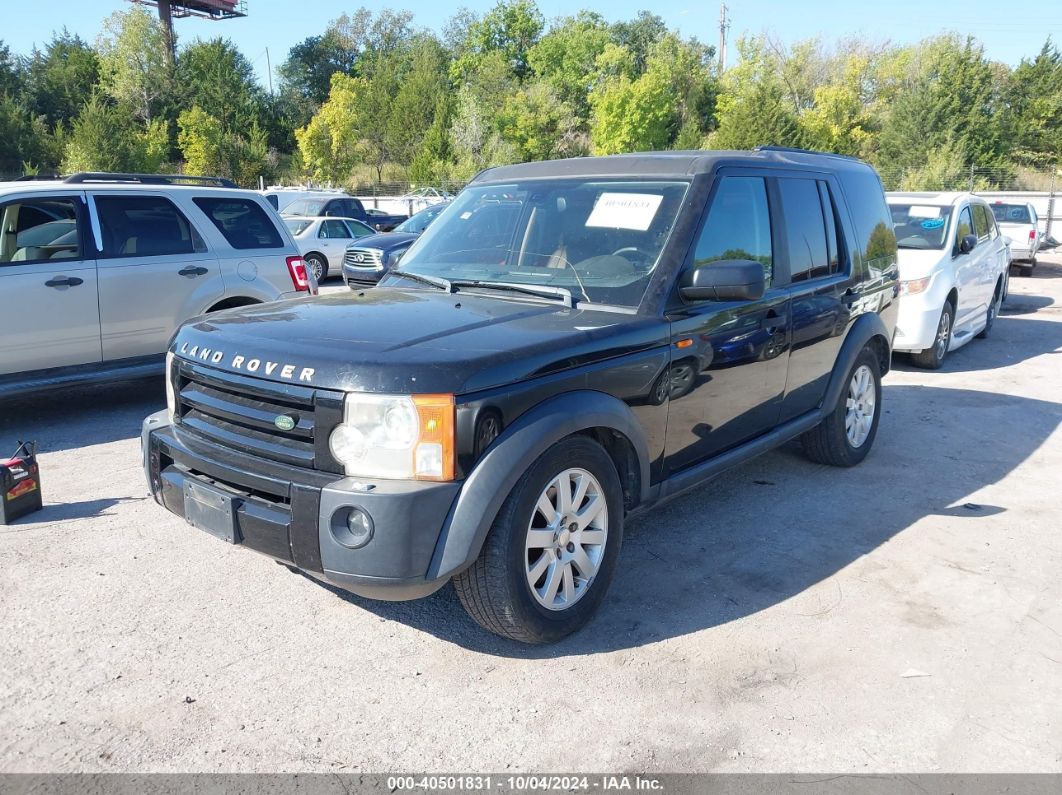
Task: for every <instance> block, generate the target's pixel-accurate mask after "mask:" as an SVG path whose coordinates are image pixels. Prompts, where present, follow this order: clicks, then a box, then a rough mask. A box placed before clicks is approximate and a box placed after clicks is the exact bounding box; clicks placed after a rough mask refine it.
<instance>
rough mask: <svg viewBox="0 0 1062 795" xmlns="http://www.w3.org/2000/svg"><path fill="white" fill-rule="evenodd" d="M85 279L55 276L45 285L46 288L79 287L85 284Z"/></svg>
mask: <svg viewBox="0 0 1062 795" xmlns="http://www.w3.org/2000/svg"><path fill="white" fill-rule="evenodd" d="M84 283H85V280H84V279H79V278H78V277H77V276H55V277H53V278H51V279H49V280H48V281H46V282H45V283H44V286H45V287H77V286H78V285H79V284H84Z"/></svg>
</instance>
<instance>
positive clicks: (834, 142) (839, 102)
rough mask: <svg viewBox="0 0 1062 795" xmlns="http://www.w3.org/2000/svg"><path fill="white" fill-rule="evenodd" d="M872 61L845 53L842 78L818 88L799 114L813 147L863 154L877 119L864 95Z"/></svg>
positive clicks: (805, 142) (804, 133) (806, 142)
mask: <svg viewBox="0 0 1062 795" xmlns="http://www.w3.org/2000/svg"><path fill="white" fill-rule="evenodd" d="M868 67H869V61H868V59H867V58H866V57H865V56H862V55H858V54H851V55H848V56H846V57H845V59H844V65H843V67H842V69H843V71H842V74H841V75H840V78H839V79H838V80H836V81H830V82H828V83H826V84H825V85H820V86H818V87H816V88H815V90H814V94H813V103H812V107H810V108H809V109H808V110H807V111H805V112H804V113H803V114H802V115H801V117H800V126H801V129H802V134H801V137H802V138H803V140H804V144H805V145H806V146H807V147H808V148H810V149H817V150H819V151H823V152H837V153H838V154H842V155H853V156H861V155H864V154H865V153H866V151H867V149H868V146H869V144H870V139H871V137H872V135H873V134H874V121H873V119H872V118H871V115H870V111H869V109H868V108H867V106H866V105H865V104H864V101H863V97H862V85H863V78H864V77H865V75H866V74H867V69H868Z"/></svg>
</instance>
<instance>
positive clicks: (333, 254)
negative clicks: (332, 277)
mask: <svg viewBox="0 0 1062 795" xmlns="http://www.w3.org/2000/svg"><path fill="white" fill-rule="evenodd" d="M284 223H285V224H286V225H287V227H288V231H290V232H291V234H292V236H293V237H294V238H295V245H297V246H298V247H299V251H300V252H301V253H302V258H303V259H304V260H305V261H306V267H307V268H309V269H310V271H311V272H312V273H313V277H314V278H315V279H316V280H317V281H318V283H320V282H322V281H324V280H325V279H327V278H328V276H329V274H330V273H339V272H340V271H341V270H342V268H343V256H344V255H345V254H346V252H347V246H348V245H349V244H350V243H351V241H354V240H358V239H360V238H365V237H369V236H372V235H375V234H376V230H375V229H373V228H372V227H371V226H369V225H368V224H364V223H362V222H361V221H356V220H354V219H353V218H321V217H318V218H301V217H296V218H293V217H290V216H288V217H286V218H284Z"/></svg>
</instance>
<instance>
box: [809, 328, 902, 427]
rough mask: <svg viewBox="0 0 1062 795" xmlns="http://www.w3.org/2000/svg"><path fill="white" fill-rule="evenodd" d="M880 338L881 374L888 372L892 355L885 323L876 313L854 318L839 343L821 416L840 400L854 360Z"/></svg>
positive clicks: (890, 338) (889, 337)
mask: <svg viewBox="0 0 1062 795" xmlns="http://www.w3.org/2000/svg"><path fill="white" fill-rule="evenodd" d="M875 338H880V340H881V342H882V343H883V344H884V346H885V347H884V348H883V351H884V353H883V355H884V356H885V358H884V359H883V360H882V372H883V373H885V372H888V369H889V361H888V357H889V356H891V355H892V337H891V335H890V334H889V331H888V329H887V328H886V327H885V322H884V321H883V320H882V319H881V316H880V315H878V314H877V313H876V312H867V313H866V314H863V315H860V316H859V317H858V318H856V320H855V322H854V323H853V324H852V328H851V329H849V331H848V335H847V336H846V337H845V339H844V342H843V343H841V351H840V353H838V354H837V360H836V361H835V362H834V364H833V374H832V375H831V376H830V382H829V385H828V386H827V387H826V394H825V396H824V397H823V400H822V411H823V414H827V413H829V412H830V411H831V410H832V408H833V407H834V406H836V405H837V401H838V400H840V399H841V393H842V391H843V390H844V388H845V386H846V385H847V384H846V382H847V380H848V371H849V370H851V369H852V366H853V365H854V364H855V360H856V359H857V358H858V357H859V354H860V353H861V352H862V350H863V349H864V348H865V347H866V346H867V344H868V343H870V341H871V340H873V339H875Z"/></svg>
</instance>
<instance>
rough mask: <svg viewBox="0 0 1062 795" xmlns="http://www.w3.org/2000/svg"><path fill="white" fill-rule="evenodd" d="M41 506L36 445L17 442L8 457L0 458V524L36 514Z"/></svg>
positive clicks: (34, 443)
mask: <svg viewBox="0 0 1062 795" xmlns="http://www.w3.org/2000/svg"><path fill="white" fill-rule="evenodd" d="M42 505H43V501H42V499H41V472H40V468H39V467H38V466H37V443H36V442H22V441H20V442H19V443H18V449H16V450H15V453H14V455H12V456H11V458H9V459H7V460H4V459H0V524H10V523H11V522H13V521H15V520H16V519H19V518H21V517H23V516H25V515H26V514H29V513H33V512H34V511H39V510H40V509H41V506H42Z"/></svg>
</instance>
